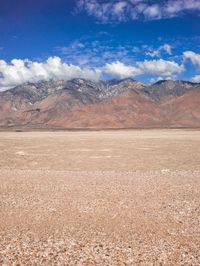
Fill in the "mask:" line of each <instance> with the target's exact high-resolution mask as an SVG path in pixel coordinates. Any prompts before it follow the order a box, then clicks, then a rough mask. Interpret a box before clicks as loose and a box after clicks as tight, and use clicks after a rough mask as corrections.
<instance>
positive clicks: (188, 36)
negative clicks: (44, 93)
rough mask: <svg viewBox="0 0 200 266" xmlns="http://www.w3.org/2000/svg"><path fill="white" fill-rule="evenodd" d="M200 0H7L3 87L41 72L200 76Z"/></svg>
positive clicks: (0, 52) (1, 32)
mask: <svg viewBox="0 0 200 266" xmlns="http://www.w3.org/2000/svg"><path fill="white" fill-rule="evenodd" d="M199 14H200V0H162V1H154V0H152V1H151V0H150V1H149V0H148V1H147V0H115V1H114V0H110V1H108V0H105V1H104V0H1V8H0V36H1V37H0V59H1V61H0V73H1V74H0V87H1V88H3V89H4V88H9V87H13V86H15V85H17V84H20V83H23V82H26V81H37V80H40V79H50V78H54V79H59V78H62V79H70V78H73V77H85V78H94V79H100V78H126V77H132V78H134V79H137V80H140V81H143V82H147V83H148V82H155V81H156V80H159V79H186V80H192V81H196V82H200V15H199Z"/></svg>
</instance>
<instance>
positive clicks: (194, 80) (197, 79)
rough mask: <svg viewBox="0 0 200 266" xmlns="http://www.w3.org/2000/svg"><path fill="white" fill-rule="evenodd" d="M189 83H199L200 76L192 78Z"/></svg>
mask: <svg viewBox="0 0 200 266" xmlns="http://www.w3.org/2000/svg"><path fill="white" fill-rule="evenodd" d="M191 81H192V82H195V83H200V75H196V76H194V77H192V78H191Z"/></svg>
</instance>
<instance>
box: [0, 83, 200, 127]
mask: <svg viewBox="0 0 200 266" xmlns="http://www.w3.org/2000/svg"><path fill="white" fill-rule="evenodd" d="M199 126H200V84H194V83H191V82H187V81H160V82H157V83H155V84H153V85H150V86H147V85H144V84H142V83H140V82H137V81H134V80H132V79H125V80H120V81H118V80H111V81H99V82H94V81H91V80H84V79H73V80H70V81H62V80H61V81H41V82H38V83H26V84H22V85H20V86H17V87H15V88H13V89H10V90H8V91H4V92H0V127H2V128H8V127H10V128H12V127H14V128H17V127H23V128H98V129H100V128H138V127H140V128H142V127H199Z"/></svg>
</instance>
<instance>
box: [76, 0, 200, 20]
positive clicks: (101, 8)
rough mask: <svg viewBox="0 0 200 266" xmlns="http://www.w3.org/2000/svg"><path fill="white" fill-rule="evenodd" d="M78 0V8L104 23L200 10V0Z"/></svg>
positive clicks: (173, 15) (168, 16) (169, 16)
mask: <svg viewBox="0 0 200 266" xmlns="http://www.w3.org/2000/svg"><path fill="white" fill-rule="evenodd" d="M157 2H158V3H156V4H155V1H154V2H153V1H152V2H151V1H149V0H121V1H120V0H118V1H116V0H105V1H103V3H102V1H101V0H78V1H77V6H76V7H77V10H78V11H82V10H85V11H86V12H87V13H88V14H89V15H90V16H93V17H95V18H96V19H97V20H98V21H101V22H103V23H111V22H121V21H127V20H141V19H143V20H152V19H162V18H172V17H177V16H182V15H184V14H185V13H186V12H188V11H200V0H165V1H157Z"/></svg>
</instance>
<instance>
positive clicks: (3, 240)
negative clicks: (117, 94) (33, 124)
mask: <svg viewBox="0 0 200 266" xmlns="http://www.w3.org/2000/svg"><path fill="white" fill-rule="evenodd" d="M0 197H1V200H0V265H45V266H49V265H200V202H199V199H200V131H198V130H164V129H163V130H127V131H126V130H123V131H99V132H95V131H94V132H90V131H88V132H87V131H86V132H82V131H80V132H26V133H24V132H1V133H0Z"/></svg>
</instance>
